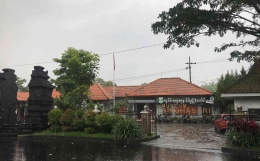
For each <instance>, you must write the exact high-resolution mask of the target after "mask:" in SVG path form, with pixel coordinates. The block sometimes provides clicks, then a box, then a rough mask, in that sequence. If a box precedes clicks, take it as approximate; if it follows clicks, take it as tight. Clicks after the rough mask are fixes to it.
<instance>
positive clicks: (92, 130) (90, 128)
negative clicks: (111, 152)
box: [84, 127, 95, 134]
mask: <svg viewBox="0 0 260 161" xmlns="http://www.w3.org/2000/svg"><path fill="white" fill-rule="evenodd" d="M84 130H85V133H87V134H94V133H95V128H93V127H86V128H85V129H84Z"/></svg>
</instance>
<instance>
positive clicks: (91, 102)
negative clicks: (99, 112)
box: [87, 100, 95, 110]
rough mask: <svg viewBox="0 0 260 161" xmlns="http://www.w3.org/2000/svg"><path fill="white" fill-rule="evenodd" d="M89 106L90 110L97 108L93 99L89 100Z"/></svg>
mask: <svg viewBox="0 0 260 161" xmlns="http://www.w3.org/2000/svg"><path fill="white" fill-rule="evenodd" d="M87 108H88V110H94V109H95V104H94V103H93V101H92V100H89V103H88V107H87Z"/></svg>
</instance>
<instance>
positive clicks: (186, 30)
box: [152, 0, 260, 62]
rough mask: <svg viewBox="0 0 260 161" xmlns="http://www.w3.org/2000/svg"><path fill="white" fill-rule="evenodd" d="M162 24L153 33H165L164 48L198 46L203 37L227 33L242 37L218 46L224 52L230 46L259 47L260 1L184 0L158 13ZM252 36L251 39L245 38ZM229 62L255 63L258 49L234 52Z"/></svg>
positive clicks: (157, 25) (157, 23) (155, 27)
mask: <svg viewBox="0 0 260 161" xmlns="http://www.w3.org/2000/svg"><path fill="white" fill-rule="evenodd" d="M158 18H160V21H158V22H155V23H153V24H152V31H153V33H154V34H158V33H164V34H166V35H169V36H168V40H167V42H166V43H165V45H164V48H170V47H171V46H172V45H173V44H174V43H176V44H177V45H178V46H179V47H182V46H186V47H190V46H191V45H196V46H197V47H199V45H200V43H199V42H198V41H197V40H196V38H197V37H200V36H213V35H219V36H221V37H222V36H224V35H225V34H227V32H228V31H231V32H232V33H234V34H236V37H237V38H240V42H239V43H235V42H230V43H228V44H223V45H222V46H221V47H215V51H216V52H221V51H223V50H225V49H227V48H228V47H234V46H242V47H243V46H247V45H248V46H252V47H255V48H256V49H257V48H258V47H259V45H260V21H259V20H260V1H259V0H182V2H180V3H178V4H177V5H176V6H174V7H173V8H170V9H169V11H168V12H166V11H163V12H162V13H161V14H159V17H158ZM246 35H251V36H253V37H254V39H253V40H252V39H251V40H244V39H243V37H244V36H246ZM230 56H231V58H230V59H229V60H233V59H237V61H238V62H239V61H240V60H247V61H252V60H254V59H255V58H257V57H259V56H260V51H259V48H258V50H254V51H245V52H240V51H236V50H235V51H233V52H231V53H230Z"/></svg>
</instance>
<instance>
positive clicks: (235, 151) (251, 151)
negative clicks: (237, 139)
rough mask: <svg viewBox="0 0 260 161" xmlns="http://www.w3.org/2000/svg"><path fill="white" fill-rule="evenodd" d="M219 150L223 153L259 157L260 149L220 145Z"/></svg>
mask: <svg viewBox="0 0 260 161" xmlns="http://www.w3.org/2000/svg"><path fill="white" fill-rule="evenodd" d="M221 151H222V152H223V153H230V154H236V155H239V156H250V157H254V158H260V150H256V149H247V148H235V147H222V148H221Z"/></svg>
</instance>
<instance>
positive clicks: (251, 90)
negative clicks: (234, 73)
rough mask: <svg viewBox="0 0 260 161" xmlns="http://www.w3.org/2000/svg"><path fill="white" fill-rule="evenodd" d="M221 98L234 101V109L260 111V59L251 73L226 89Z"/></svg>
mask: <svg viewBox="0 0 260 161" xmlns="http://www.w3.org/2000/svg"><path fill="white" fill-rule="evenodd" d="M221 97H223V98H225V99H230V100H234V107H235V110H237V107H242V108H243V111H247V110H248V109H260V59H258V60H257V61H255V63H254V64H253V66H252V67H251V69H250V70H249V72H248V73H247V74H246V75H245V76H243V77H242V78H240V79H239V80H237V81H236V82H234V83H233V84H232V85H231V86H230V87H229V88H227V89H226V91H225V92H224V93H222V94H221Z"/></svg>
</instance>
